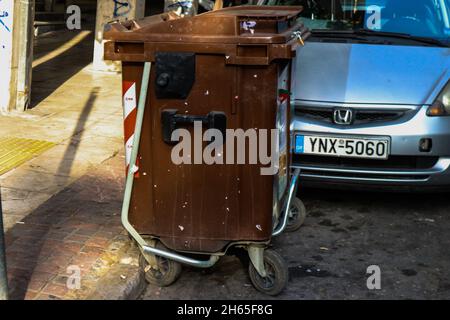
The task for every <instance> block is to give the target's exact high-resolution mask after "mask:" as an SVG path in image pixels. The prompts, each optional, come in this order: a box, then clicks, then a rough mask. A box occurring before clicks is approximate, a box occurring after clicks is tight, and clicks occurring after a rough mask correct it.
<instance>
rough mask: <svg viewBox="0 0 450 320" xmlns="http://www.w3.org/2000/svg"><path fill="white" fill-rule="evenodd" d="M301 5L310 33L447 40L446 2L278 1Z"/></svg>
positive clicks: (449, 32)
mask: <svg viewBox="0 0 450 320" xmlns="http://www.w3.org/2000/svg"><path fill="white" fill-rule="evenodd" d="M279 4H286V5H302V6H303V7H304V11H303V13H302V20H303V22H304V24H305V25H306V26H307V27H308V28H309V29H311V30H313V31H314V30H316V31H318V30H321V31H326V30H329V31H360V30H369V31H371V32H372V31H373V32H374V33H375V32H379V33H380V34H381V32H383V33H386V32H388V33H402V34H408V35H411V36H413V37H425V38H433V39H436V40H439V41H441V42H444V43H447V44H448V43H449V41H450V39H449V36H450V20H449V16H450V0H284V1H283V0H281V1H280V2H279Z"/></svg>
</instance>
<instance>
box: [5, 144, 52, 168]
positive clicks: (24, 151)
mask: <svg viewBox="0 0 450 320" xmlns="http://www.w3.org/2000/svg"><path fill="white" fill-rule="evenodd" d="M54 145H55V143H53V142H49V141H43V140H33V139H24V138H14V137H5V138H0V175H2V174H4V173H5V172H8V171H9V170H11V169H14V168H16V167H18V166H20V165H21V164H22V163H24V162H26V161H28V160H30V159H32V158H34V157H36V156H37V155H39V154H41V153H42V152H44V151H46V150H48V149H50V148H51V147H53V146H54Z"/></svg>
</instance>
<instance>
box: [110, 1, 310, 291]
mask: <svg viewBox="0 0 450 320" xmlns="http://www.w3.org/2000/svg"><path fill="white" fill-rule="evenodd" d="M300 12H301V7H263V6H241V7H233V8H227V9H223V10H219V11H214V12H210V13H205V14H202V15H198V16H195V17H191V18H183V19H177V18H176V17H175V16H174V15H171V14H162V15H158V16H152V17H148V18H145V19H144V20H141V21H128V22H126V23H112V24H110V25H108V26H107V30H106V32H105V34H104V37H105V39H106V40H108V42H107V43H106V44H105V59H108V60H120V61H122V67H123V71H122V76H123V91H124V117H125V120H124V121H125V140H126V148H127V165H130V166H131V167H132V168H129V176H128V177H131V178H132V180H133V181H132V191H130V192H131V195H130V197H131V199H130V203H129V206H128V207H127V208H125V209H124V210H125V212H123V213H122V214H123V217H122V219H123V221H124V226H125V227H126V228H127V230H128V231H129V232H130V234H131V235H132V236H133V238H135V239H136V240H137V242H138V244H139V245H140V247H141V249H142V250H141V251H142V253H143V256H142V257H143V258H142V259H141V260H142V261H141V262H142V266H143V267H144V268H145V271H146V276H147V280H149V281H150V282H152V283H156V284H158V285H169V284H170V283H172V282H173V281H175V280H176V278H177V276H178V274H179V271H180V270H181V269H180V267H179V264H178V263H179V262H180V263H185V264H189V265H194V266H198V267H209V266H211V265H212V264H214V262H216V261H217V259H218V257H219V256H220V255H223V254H225V253H226V252H227V249H228V248H230V247H231V246H240V247H243V248H245V249H247V251H248V253H249V256H250V260H251V262H252V263H251V264H250V271H249V272H250V276H251V279H252V282H253V283H254V285H255V286H256V288H257V289H259V290H261V291H263V292H265V293H268V294H277V293H279V292H280V291H281V290H282V289H283V287H284V286H285V284H286V281H287V269H286V265H285V264H284V263H283V260H282V259H281V257H280V256H279V255H278V254H277V253H276V252H274V251H269V250H265V247H266V246H267V244H268V243H269V242H270V239H271V237H272V235H273V234H275V235H276V234H278V233H280V232H281V231H282V229H284V228H285V226H286V225H287V224H288V222H289V219H288V218H287V216H288V211H289V212H290V210H287V208H290V206H291V203H293V201H292V197H293V193H295V181H293V180H294V179H291V178H290V175H289V162H290V139H289V122H290V121H289V120H290V105H289V83H290V60H291V59H292V58H293V57H294V55H295V49H296V47H297V46H298V45H301V44H302V42H303V39H304V38H305V37H307V36H308V32H307V30H305V29H304V27H303V25H302V24H301V23H299V22H298V21H297V19H298V16H299V14H300ZM149 62H151V69H149V70H151V72H150V73H149V77H150V81H149V82H148V83H144V86H143V84H142V79H143V77H144V79H145V71H144V70H145V68H144V63H147V64H148V63H149ZM139 92H141V95H142V92H146V93H147V94H146V101H140V106H139V108H140V107H141V106H142V107H143V108H145V111H142V112H143V116H142V117H143V119H142V127H141V129H140V131H139V132H140V138H138V139H136V138H134V141H136V144H138V146H136V144H135V145H134V148H138V150H137V151H136V152H137V159H136V160H137V161H136V164H134V161H133V160H134V159H132V157H131V159H130V152H129V151H130V150H131V146H132V145H133V143H132V142H133V137H134V136H133V135H134V133H135V131H134V130H138V129H139V128H137V127H136V129H135V127H134V125H135V123H136V117H137V114H139V112H137V111H136V109H138V108H136V106H137V104H138V103H139V101H137V100H138V98H137V97H138V96H139V94H137V93H139ZM196 121H197V122H199V123H201V124H202V127H203V129H204V130H206V129H208V128H214V129H217V130H219V131H220V132H222V133H225V130H226V129H242V130H244V131H246V130H248V129H256V130H260V129H277V130H278V133H279V136H278V139H277V140H278V141H277V142H276V143H277V145H278V146H279V170H278V171H277V172H276V173H275V174H273V175H262V174H261V170H260V169H261V168H262V167H267V165H263V164H261V163H259V162H258V163H257V164H255V163H252V164H248V160H249V158H250V155H249V151H248V150H249V142H248V143H246V144H245V147H246V151H245V158H246V160H247V164H230V163H228V162H227V164H217V163H216V164H211V165H207V164H204V162H202V161H203V159H200V161H199V159H194V158H195V154H194V153H195V152H194V151H192V153H188V154H187V155H186V154H183V155H184V156H187V158H189V159H190V160H191V164H189V163H188V161H185V163H181V164H180V163H174V161H173V157H172V151H173V148H174V146H175V144H176V141H174V140H173V139H172V138H173V137H172V134H173V133H174V131H175V130H176V129H179V128H184V129H187V130H189V132H191V133H192V136H193V138H192V141H191V143H192V146H194V145H195V143H196V142H195V141H194V139H195V135H194V128H193V127H194V122H196ZM269 137H270V133H269ZM247 138H248V137H247ZM248 139H249V140H250V138H248ZM230 140H232V139H229V138H228V136H224V141H223V146H224V150H227V149H226V145H227V144H229V143H231V142H232V141H230ZM249 140H248V141H249ZM234 142H236V141H234ZM208 144H209V142H201V150H204V148H205V147H207V146H208ZM266 147H267V148H270V147H271V142H270V141H268V142H267V143H266ZM193 148H194V147H193ZM269 150H270V149H269ZM235 151H236V153H238V152H239V150H235ZM242 152H243V151H242ZM269 153H270V152H269ZM219 156H220V154H219ZM222 157H223V159H226V152H224V154H223V155H222ZM183 159H186V158H183ZM130 161H131V162H130ZM234 163H236V162H234ZM294 178H295V179H296V176H294ZM294 196H295V195H294ZM294 202H295V201H294ZM295 203H298V201H297V202H295ZM300 204H301V203H300ZM302 208H303V207H302V206H297V211H298V210H300V211H302V210H303V211H304V209H302ZM124 215H126V217H124ZM297 215H298V212H297ZM293 217H294V216H292V215H291V216H290V218H291V219H292V218H293ZM128 221H129V223H128ZM144 237H145V240H144ZM264 250H265V251H264ZM180 252H181V253H180ZM193 254H194V256H193ZM198 255H200V258H195V257H198ZM204 255H207V256H209V257H210V258H209V260H206V259H205V258H201V257H202V256H204ZM206 258H207V257H206ZM149 265H150V266H151V267H149ZM163 266H165V267H163Z"/></svg>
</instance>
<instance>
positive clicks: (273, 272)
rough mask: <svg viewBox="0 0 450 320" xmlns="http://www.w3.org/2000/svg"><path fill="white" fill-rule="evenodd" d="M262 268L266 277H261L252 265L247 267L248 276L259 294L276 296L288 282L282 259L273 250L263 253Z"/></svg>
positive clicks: (284, 263) (286, 269)
mask: <svg viewBox="0 0 450 320" xmlns="http://www.w3.org/2000/svg"><path fill="white" fill-rule="evenodd" d="M264 267H265V269H266V273H267V276H266V277H261V276H260V275H259V273H258V271H256V269H255V267H254V266H253V264H252V263H250V265H249V270H248V273H249V276H250V280H251V281H252V283H253V286H254V287H255V288H256V289H257V290H258V291H260V292H262V293H265V294H267V295H270V296H276V295H278V294H279V293H280V292H281V291H283V289H284V288H285V287H286V285H287V282H288V276H289V274H288V268H287V265H286V262H285V261H284V259H283V258H282V257H281V256H280V255H279V254H278V253H277V252H276V251H273V250H270V249H268V250H265V251H264Z"/></svg>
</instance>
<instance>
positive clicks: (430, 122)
mask: <svg viewBox="0 0 450 320" xmlns="http://www.w3.org/2000/svg"><path fill="white" fill-rule="evenodd" d="M298 2H300V4H302V5H304V6H305V11H304V13H303V21H304V23H305V24H306V25H307V26H308V27H309V28H310V29H312V37H311V38H309V39H308V41H306V43H305V46H303V47H301V48H299V49H298V52H297V59H296V62H295V63H294V66H293V78H292V81H293V89H292V95H291V102H292V106H293V113H294V120H293V122H292V130H293V132H294V137H293V139H292V140H293V141H292V143H293V148H294V150H295V155H294V159H293V165H294V166H295V167H299V168H301V177H302V178H303V180H304V181H306V182H310V183H312V182H316V183H319V184H320V185H323V183H333V184H335V183H337V184H352V185H354V184H369V185H383V186H386V185H392V186H413V187H417V186H419V187H425V186H432V187H443V186H450V82H449V79H450V48H449V44H450V18H449V17H450V0H408V1H406V0H373V1H370V0H367V1H357V0H356V1H355V0H351V1H344V0H341V1H338V0H336V1H333V0H331V1H330V0H326V1H325V0H324V1H314V0H307V1H306V0H305V1H298Z"/></svg>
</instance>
